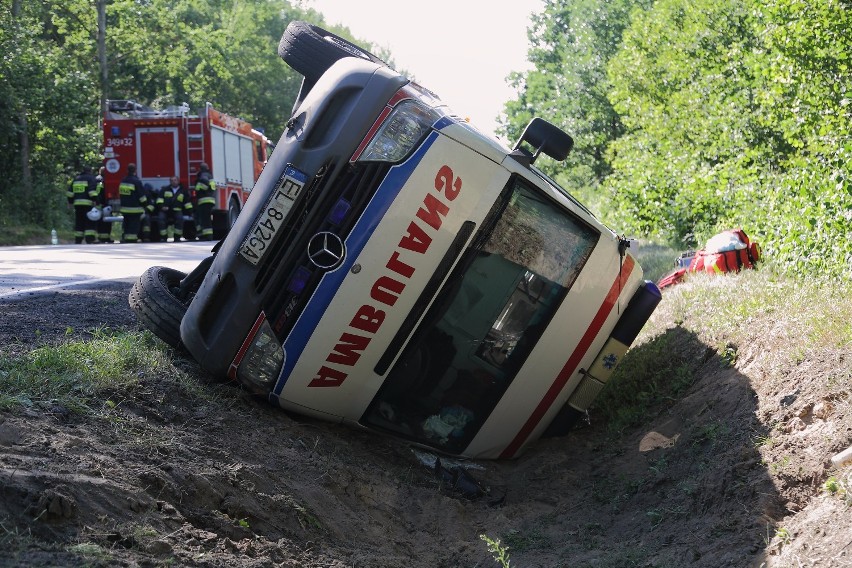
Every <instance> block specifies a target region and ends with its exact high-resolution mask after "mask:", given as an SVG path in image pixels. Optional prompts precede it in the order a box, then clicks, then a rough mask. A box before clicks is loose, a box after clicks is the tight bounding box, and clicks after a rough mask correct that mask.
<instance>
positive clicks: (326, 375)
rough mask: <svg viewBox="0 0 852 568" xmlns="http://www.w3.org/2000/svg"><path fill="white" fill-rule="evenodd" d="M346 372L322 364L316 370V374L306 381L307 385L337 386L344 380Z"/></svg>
mask: <svg viewBox="0 0 852 568" xmlns="http://www.w3.org/2000/svg"><path fill="white" fill-rule="evenodd" d="M346 377H347V375H346V373H344V372H343V371H338V370H337V369H332V368H331V367H326V366H325V365H323V366H322V367H320V370H319V371H317V376H316V377H314V378H313V379H311V382H309V383H308V386H309V387H339V386H340V385H342V384H343V381H345V380H346Z"/></svg>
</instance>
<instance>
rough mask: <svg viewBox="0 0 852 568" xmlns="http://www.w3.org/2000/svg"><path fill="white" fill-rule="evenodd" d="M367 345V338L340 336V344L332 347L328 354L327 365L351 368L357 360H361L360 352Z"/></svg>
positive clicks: (368, 340)
mask: <svg viewBox="0 0 852 568" xmlns="http://www.w3.org/2000/svg"><path fill="white" fill-rule="evenodd" d="M369 344H370V338H368V337H363V336H361V335H355V334H354V333H344V334H343V335H341V336H340V343H338V344H337V345H335V346H334V351H332V352H331V353H330V354H329V356H328V359H326V360H327V361H328V362H329V363H338V364H340V365H346V366H347V367H351V366H353V365H354V364H355V363H357V362H358V359H360V358H361V351H363V350H364V349H366V348H367V345H369Z"/></svg>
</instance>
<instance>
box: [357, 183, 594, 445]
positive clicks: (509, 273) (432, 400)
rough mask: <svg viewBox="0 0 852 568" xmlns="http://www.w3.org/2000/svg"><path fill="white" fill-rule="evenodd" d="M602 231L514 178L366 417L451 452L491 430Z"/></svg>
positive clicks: (397, 432)
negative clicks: (508, 391)
mask: <svg viewBox="0 0 852 568" xmlns="http://www.w3.org/2000/svg"><path fill="white" fill-rule="evenodd" d="M598 238H599V233H598V232H597V231H596V230H594V229H592V228H591V227H589V226H588V225H586V224H585V223H583V222H582V221H580V220H579V219H578V218H576V217H575V216H574V215H573V214H571V213H570V212H568V211H567V210H565V209H563V208H562V207H560V206H559V205H557V204H556V203H554V202H553V201H551V200H550V199H549V198H548V197H546V196H544V195H542V194H540V193H539V192H538V191H537V190H535V189H534V188H532V187H529V186H527V185H526V183H525V182H524V181H523V180H522V179H521V178H516V179H514V180H513V181H512V182H511V183H510V185H509V187H507V189H506V192H505V193H504V195H503V199H501V200H500V202H499V203H497V204H495V205H494V207H493V208H492V211H491V212H490V213H489V216H488V218H486V221H485V222H484V223H483V225H482V227H481V229H480V232H479V234H478V235H477V237H476V238H475V239H474V241H473V242H474V245H473V246H471V247H470V248H469V249H468V250H467V251H465V253H464V255H463V257H462V259H461V261H460V262H459V263H458V266H457V267H456V269H455V270H454V271H453V273H452V274H451V275H450V277H449V278H448V280H447V283H446V284H445V285H444V287H443V288H442V290H441V291H440V292H439V294H438V297H437V298H436V300H435V302H434V303H433V305H432V306H431V308H430V309H429V311H428V312H427V313H426V315H425V316H424V318H423V320H422V322H421V324H420V326H419V328H418V329H417V331H416V332H415V334H414V336H413V337H412V339H411V341H410V342H409V344H408V346H407V347H406V348H405V350H404V351H403V353H402V355H401V356H400V358H399V359H398V360H397V362H396V364H395V365H394V367H393V368H392V369H391V371H390V373H389V374H388V377H387V379H386V380H385V382H384V384H383V386H382V388H381V389H380V390H379V393H378V394H377V396H376V398H375V399H374V401H373V403H372V404H371V406H370V408H369V409H368V411H367V413H366V415H365V420H366V421H367V422H368V423H370V424H371V425H373V426H376V427H379V428H383V429H387V430H391V431H393V432H394V433H395V434H397V435H402V436H405V437H409V438H411V439H414V440H416V441H418V442H421V443H424V444H427V445H431V446H434V447H438V448H442V449H446V450H448V451H461V450H463V449H464V448H465V447H466V446H467V445H468V444H469V443H470V441H471V440H472V439H473V437H474V436H475V435H476V432H477V431H478V430H479V429H480V427H481V426H482V425H483V424H484V423H485V421H486V420H487V418H488V416H489V415H490V414H491V412H492V411H493V410H494V408H495V407H496V405H497V403H498V402H499V401H500V399H501V397H502V396H503V394H504V393H505V392H506V389H507V388H508V387H509V385H510V384H511V382H512V380H513V379H514V378H515V375H516V374H517V372H518V370H519V369H520V367H521V366H522V365H523V363H524V361H525V360H526V358H527V356H528V355H529V354H530V352H531V351H532V348H533V347H534V346H535V344H536V342H537V341H538V340H539V338H540V337H541V335H542V334H543V333H544V330H545V329H546V328H547V326H548V324H549V323H550V322H551V320H552V318H553V315H554V314H555V312H556V310H557V308H558V307H559V305H560V303H561V302H562V299H563V298H564V297H565V295H566V294H567V292H568V290H569V289H570V287H571V286H572V284H573V283H574V281H575V280H576V279H577V277H578V276H579V274H580V272H581V271H582V269H583V266H584V265H585V263H586V261H587V260H588V258H589V256H591V253H592V250H593V249H594V246H595V244H596V243H597V241H598Z"/></svg>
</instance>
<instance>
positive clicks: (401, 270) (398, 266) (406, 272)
mask: <svg viewBox="0 0 852 568" xmlns="http://www.w3.org/2000/svg"><path fill="white" fill-rule="evenodd" d="M385 266H387V267H388V268H390V269H391V270H393V271H394V272H396V273H397V274H399V275H400V276H403V277H405V278H411V277H412V276H413V275H414V267H413V266H411V265H410V264H405V263H404V262H402V261H401V260H399V251H398V250H395V251H393V254H392V255H391V257H390V260H389V261H388V263H387V264H386V265H385Z"/></svg>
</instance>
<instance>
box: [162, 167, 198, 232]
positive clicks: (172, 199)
mask: <svg viewBox="0 0 852 568" xmlns="http://www.w3.org/2000/svg"><path fill="white" fill-rule="evenodd" d="M191 214H192V201H190V199H189V194H188V193H187V192H186V190H185V189H184V187H183V185H181V183H180V179H179V178H178V177H177V176H172V177H171V178H169V185H167V186H165V187H164V188H163V191H162V205H161V207H160V219H161V224H160V238H161V240H163V241H168V240H169V232H171V233H172V242H175V243H178V242H180V240H181V238H182V237H183V223H184V219H183V217H184V215H191ZM169 229H171V231H169Z"/></svg>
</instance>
